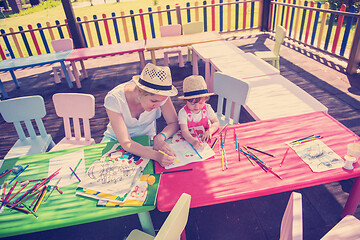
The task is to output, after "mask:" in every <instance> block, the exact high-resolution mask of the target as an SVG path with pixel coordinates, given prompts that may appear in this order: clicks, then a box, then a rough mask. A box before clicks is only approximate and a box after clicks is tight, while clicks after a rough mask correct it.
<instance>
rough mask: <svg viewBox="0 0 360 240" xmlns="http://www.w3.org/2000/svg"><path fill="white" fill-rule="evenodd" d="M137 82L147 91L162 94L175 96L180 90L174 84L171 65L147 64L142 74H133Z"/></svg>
mask: <svg viewBox="0 0 360 240" xmlns="http://www.w3.org/2000/svg"><path fill="white" fill-rule="evenodd" d="M132 80H133V81H134V82H135V84H136V85H137V86H138V87H139V88H141V89H143V90H144V91H146V92H149V93H154V94H157V95H162V96H175V95H177V94H178V90H177V89H176V88H175V87H174V86H173V85H172V79H171V73H170V68H169V67H160V66H155V65H154V64H152V63H148V64H146V66H145V67H144V69H143V70H142V72H141V75H136V76H133V78H132Z"/></svg>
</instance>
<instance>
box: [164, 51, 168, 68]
mask: <svg viewBox="0 0 360 240" xmlns="http://www.w3.org/2000/svg"><path fill="white" fill-rule="evenodd" d="M164 66H169V54H168V53H164Z"/></svg>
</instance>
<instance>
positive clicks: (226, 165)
mask: <svg viewBox="0 0 360 240" xmlns="http://www.w3.org/2000/svg"><path fill="white" fill-rule="evenodd" d="M223 151H224V159H225V167H226V168H229V167H228V164H227V158H226V152H225V149H224V148H223Z"/></svg>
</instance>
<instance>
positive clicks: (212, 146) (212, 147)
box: [211, 138, 218, 149]
mask: <svg viewBox="0 0 360 240" xmlns="http://www.w3.org/2000/svg"><path fill="white" fill-rule="evenodd" d="M217 141H218V139H217V138H215V141H214V142H213V144H212V145H211V149H214V146H215V144H216V142H217Z"/></svg>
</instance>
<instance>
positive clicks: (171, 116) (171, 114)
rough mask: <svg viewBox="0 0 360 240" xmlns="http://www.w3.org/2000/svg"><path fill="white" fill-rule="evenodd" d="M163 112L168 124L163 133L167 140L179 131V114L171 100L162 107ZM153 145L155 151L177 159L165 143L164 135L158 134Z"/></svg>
mask: <svg viewBox="0 0 360 240" xmlns="http://www.w3.org/2000/svg"><path fill="white" fill-rule="evenodd" d="M161 112H162V114H163V116H164V119H165V121H166V124H167V125H166V127H165V128H164V129H163V130H162V131H161V133H163V134H164V135H165V136H166V138H169V137H171V136H172V135H173V134H174V133H176V132H177V131H178V130H179V124H178V118H177V114H176V111H175V108H174V105H173V103H172V101H171V99H170V98H168V100H167V101H166V102H165V103H164V105H162V106H161ZM153 145H154V146H153V148H154V149H155V150H161V151H163V152H165V153H166V154H169V155H170V156H174V157H175V153H174V152H173V150H172V149H171V148H170V146H169V144H167V143H166V142H165V138H164V136H163V135H162V134H158V135H156V136H155V137H154V144H153Z"/></svg>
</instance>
